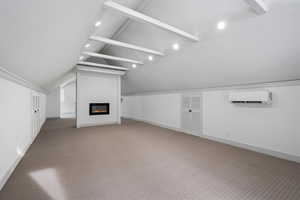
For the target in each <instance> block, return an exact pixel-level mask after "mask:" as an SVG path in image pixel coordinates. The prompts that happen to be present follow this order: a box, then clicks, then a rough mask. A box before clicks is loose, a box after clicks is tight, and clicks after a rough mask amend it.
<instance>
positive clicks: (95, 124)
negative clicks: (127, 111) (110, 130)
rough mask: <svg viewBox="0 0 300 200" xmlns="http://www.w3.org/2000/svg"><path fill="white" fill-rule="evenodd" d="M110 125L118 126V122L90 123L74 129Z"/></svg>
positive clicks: (79, 125) (81, 124)
mask: <svg viewBox="0 0 300 200" xmlns="http://www.w3.org/2000/svg"><path fill="white" fill-rule="evenodd" d="M111 124H120V123H119V122H118V121H110V122H104V123H103V122H90V123H79V124H77V125H76V128H84V127H91V126H103V125H111Z"/></svg>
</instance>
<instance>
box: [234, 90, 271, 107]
mask: <svg viewBox="0 0 300 200" xmlns="http://www.w3.org/2000/svg"><path fill="white" fill-rule="evenodd" d="M229 101H230V102H232V103H241V104H270V103H271V102H272V93H271V92H269V91H239V92H231V93H230V94H229Z"/></svg>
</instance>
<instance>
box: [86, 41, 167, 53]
mask: <svg viewBox="0 0 300 200" xmlns="http://www.w3.org/2000/svg"><path fill="white" fill-rule="evenodd" d="M89 39H90V40H94V41H98V42H104V43H106V44H110V45H114V46H119V47H124V48H128V49H133V50H136V51H141V52H145V53H150V54H154V55H158V56H163V55H164V54H163V53H161V52H159V51H155V50H152V49H147V48H144V47H140V46H136V45H133V44H128V43H125V42H119V41H116V40H111V39H108V38H104V37H100V36H91V37H90V38H89Z"/></svg>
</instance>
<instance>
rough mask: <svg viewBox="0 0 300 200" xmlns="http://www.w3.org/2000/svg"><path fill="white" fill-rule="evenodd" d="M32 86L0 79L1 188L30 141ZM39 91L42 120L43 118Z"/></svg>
mask: <svg viewBox="0 0 300 200" xmlns="http://www.w3.org/2000/svg"><path fill="white" fill-rule="evenodd" d="M32 93H33V91H32V90H31V89H28V88H26V87H24V86H21V85H19V84H16V83H14V82H11V81H8V80H6V79H2V78H0V96H1V98H0V111H1V112H0V122H1V123H0V189H1V188H2V186H3V185H4V183H5V181H6V180H7V179H8V177H9V175H10V172H11V171H12V170H13V169H14V167H15V166H16V164H17V163H18V161H19V160H20V159H21V158H22V156H23V154H24V153H25V152H26V150H27V148H28V147H29V145H30V144H31V143H32V141H33V139H34V138H33V132H32V120H31V115H32V102H31V101H32V96H31V95H32ZM45 100H46V98H45V95H43V94H41V121H42V123H44V120H45V115H44V113H45Z"/></svg>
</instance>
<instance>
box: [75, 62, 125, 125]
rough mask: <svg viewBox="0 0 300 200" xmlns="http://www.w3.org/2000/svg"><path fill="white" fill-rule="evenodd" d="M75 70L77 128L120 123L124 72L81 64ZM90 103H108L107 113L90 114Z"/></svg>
mask: <svg viewBox="0 0 300 200" xmlns="http://www.w3.org/2000/svg"><path fill="white" fill-rule="evenodd" d="M77 70H78V71H77V83H76V84H77V91H76V93H77V95H76V98H77V106H76V112H77V118H76V126H77V128H80V127H88V126H98V125H106V124H120V123H121V76H122V75H123V74H124V72H123V71H115V70H104V69H97V68H93V67H83V66H78V67H77ZM95 72H96V73H95ZM90 103H109V107H110V112H109V114H107V115H90V113H89V105H90Z"/></svg>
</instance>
